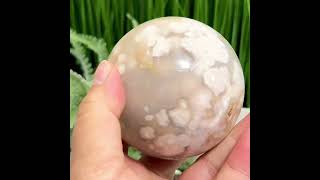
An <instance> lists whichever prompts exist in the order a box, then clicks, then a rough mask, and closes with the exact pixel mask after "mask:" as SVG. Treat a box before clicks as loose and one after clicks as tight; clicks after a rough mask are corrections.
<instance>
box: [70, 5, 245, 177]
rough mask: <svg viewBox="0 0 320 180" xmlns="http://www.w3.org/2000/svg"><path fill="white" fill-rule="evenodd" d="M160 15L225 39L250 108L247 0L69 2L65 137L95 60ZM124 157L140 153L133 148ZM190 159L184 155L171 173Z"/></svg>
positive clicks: (183, 166)
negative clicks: (196, 23) (205, 27)
mask: <svg viewBox="0 0 320 180" xmlns="http://www.w3.org/2000/svg"><path fill="white" fill-rule="evenodd" d="M163 16H183V17H189V18H192V19H196V20H198V21H201V22H203V23H205V24H207V25H209V26H211V27H213V28H214V29H215V30H217V31H218V32H220V33H221V34H222V35H223V36H224V37H225V38H226V39H227V40H228V41H229V43H230V44H231V45H232V47H233V48H234V50H235V51H236V53H237V55H238V57H239V59H240V63H241V65H242V68H243V72H244V76H245V82H246V95H245V102H244V106H245V107H250V0H136V1H131V0H70V23H71V25H70V26H71V27H70V54H71V55H72V57H73V60H72V63H71V66H72V67H71V69H72V70H70V136H71V134H72V128H73V125H74V122H75V116H76V113H77V111H78V106H79V103H80V102H81V100H82V98H83V97H84V96H85V95H86V93H87V91H88V89H89V88H90V86H91V80H92V75H93V71H94V69H95V68H96V67H97V65H98V64H99V62H100V61H102V60H104V59H107V57H108V52H111V50H112V48H113V47H114V45H115V44H116V43H117V41H118V40H119V39H120V38H121V37H122V36H123V35H124V34H125V33H127V32H128V31H130V30H131V29H132V28H134V27H136V26H137V25H138V24H139V22H140V23H143V22H145V21H148V20H151V19H154V18H157V17H163ZM128 155H129V156H130V157H131V158H133V159H139V158H140V157H141V153H140V152H139V151H138V150H136V149H134V148H132V147H130V148H129V151H128ZM195 160H196V157H191V158H189V159H187V160H186V162H185V163H184V164H183V165H182V166H181V167H180V168H179V169H178V170H177V171H176V174H180V173H181V172H183V171H184V170H185V169H186V168H188V167H189V166H190V165H191V164H192V163H193V162H194V161H195Z"/></svg>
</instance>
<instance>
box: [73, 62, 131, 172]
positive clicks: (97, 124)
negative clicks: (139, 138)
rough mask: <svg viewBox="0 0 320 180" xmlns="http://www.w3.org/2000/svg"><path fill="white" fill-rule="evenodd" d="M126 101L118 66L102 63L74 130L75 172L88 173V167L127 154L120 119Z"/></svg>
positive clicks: (80, 110)
mask: <svg viewBox="0 0 320 180" xmlns="http://www.w3.org/2000/svg"><path fill="white" fill-rule="evenodd" d="M124 103H125V97H124V89H123V86H122V83H121V78H120V74H119V72H118V70H117V68H115V66H113V65H112V64H111V63H110V62H107V61H103V62H101V63H100V65H99V66H98V68H97V70H96V72H95V76H94V83H93V86H92V87H91V89H90V90H89V92H88V94H87V96H86V97H85V98H84V99H83V100H82V102H81V104H80V107H79V112H78V116H77V121H76V124H75V127H74V130H73V138H72V144H71V167H72V169H73V170H74V171H76V172H77V173H78V172H79V171H81V172H82V173H84V172H83V170H84V169H83V168H85V169H86V166H90V165H92V166H93V167H94V168H97V167H96V166H99V164H101V163H102V164H105V163H104V162H110V160H111V159H113V160H115V159H117V158H122V157H123V152H122V142H121V128H120V124H119V120H118V118H119V116H120V114H121V112H122V110H123V107H124ZM79 166H80V167H79ZM102 166H103V165H102ZM80 169H82V170H80ZM74 171H73V172H74ZM84 171H86V170H84ZM73 172H71V173H73Z"/></svg>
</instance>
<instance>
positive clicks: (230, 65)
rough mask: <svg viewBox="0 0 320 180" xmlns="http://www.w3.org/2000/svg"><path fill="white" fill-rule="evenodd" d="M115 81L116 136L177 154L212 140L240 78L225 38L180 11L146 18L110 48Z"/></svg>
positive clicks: (227, 127) (231, 114) (227, 123)
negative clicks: (119, 94)
mask: <svg viewBox="0 0 320 180" xmlns="http://www.w3.org/2000/svg"><path fill="white" fill-rule="evenodd" d="M110 61H111V62H112V63H114V64H115V65H116V66H117V67H118V70H119V72H120V73H121V78H122V80H123V84H124V88H125V95H126V105H125V109H124V112H123V113H122V115H121V118H120V123H121V131H122V138H123V140H124V141H125V142H127V143H128V144H129V145H131V146H133V147H136V148H137V149H139V150H140V151H142V152H143V153H144V154H146V155H149V156H153V157H158V158H162V159H176V160H178V159H182V158H186V157H190V156H194V155H198V154H201V153H204V152H206V151H207V150H209V149H210V148H212V147H214V146H216V145H217V144H218V143H219V142H220V141H221V140H222V139H223V138H224V137H226V135H227V134H228V133H229V132H230V131H231V129H232V128H233V126H234V125H235V121H236V119H237V117H238V115H239V113H240V110H241V107H242V104H243V99H244V77H243V72H242V68H241V65H240V63H239V60H238V57H237V55H236V53H235V52H234V50H233V49H232V47H231V45H230V44H229V43H228V42H227V41H226V40H225V39H224V38H223V37H222V36H221V35H220V34H219V33H218V32H217V31H215V30H214V29H212V28H211V27H209V26H207V25H205V24H203V23H201V22H198V21H195V20H192V19H188V18H182V17H163V18H158V19H154V20H151V21H147V22H145V23H143V24H141V25H139V26H137V27H136V28H134V29H133V30H131V31H130V32H128V33H127V34H126V35H125V36H124V37H123V38H122V39H121V40H120V41H119V42H118V43H117V44H116V46H115V47H114V48H113V50H112V52H111V54H110Z"/></svg>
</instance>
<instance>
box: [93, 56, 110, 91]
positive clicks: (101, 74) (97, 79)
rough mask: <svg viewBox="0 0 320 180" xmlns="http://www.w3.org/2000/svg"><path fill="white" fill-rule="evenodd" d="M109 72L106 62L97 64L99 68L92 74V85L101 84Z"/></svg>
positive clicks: (108, 65) (108, 64)
mask: <svg viewBox="0 0 320 180" xmlns="http://www.w3.org/2000/svg"><path fill="white" fill-rule="evenodd" d="M110 71H111V65H110V63H109V62H108V61H106V60H104V61H102V62H101V63H100V64H99V66H98V68H97V70H96V72H95V74H94V80H93V84H96V85H100V84H102V83H103V82H104V81H105V80H106V79H107V77H108V75H109V73H110Z"/></svg>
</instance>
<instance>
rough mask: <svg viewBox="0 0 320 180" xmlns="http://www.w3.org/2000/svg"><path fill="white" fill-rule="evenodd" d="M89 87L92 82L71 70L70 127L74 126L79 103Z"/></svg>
mask: <svg viewBox="0 0 320 180" xmlns="http://www.w3.org/2000/svg"><path fill="white" fill-rule="evenodd" d="M89 87H90V84H89V83H88V82H87V81H86V80H85V79H83V78H82V77H81V75H79V74H77V73H76V72H74V71H72V70H70V129H72V128H73V125H74V123H75V119H76V115H77V112H78V107H79V104H80V102H81V100H82V99H83V97H84V96H85V95H86V94H87V91H88V89H89Z"/></svg>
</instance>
